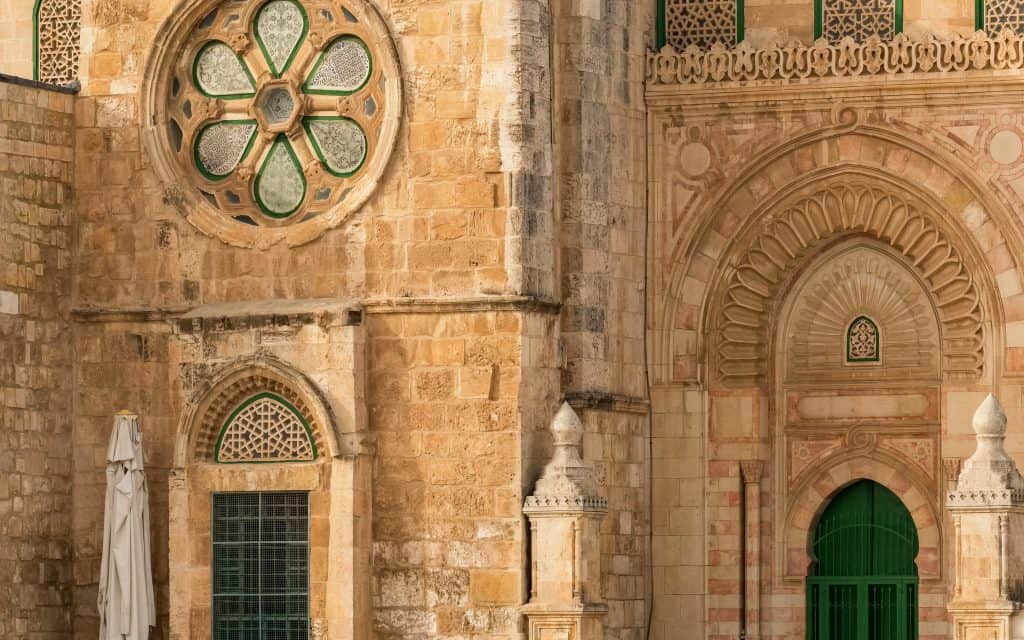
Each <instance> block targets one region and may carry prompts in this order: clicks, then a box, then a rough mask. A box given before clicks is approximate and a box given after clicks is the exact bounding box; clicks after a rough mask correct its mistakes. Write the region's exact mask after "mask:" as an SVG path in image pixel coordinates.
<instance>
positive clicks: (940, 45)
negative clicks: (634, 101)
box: [647, 29, 1024, 85]
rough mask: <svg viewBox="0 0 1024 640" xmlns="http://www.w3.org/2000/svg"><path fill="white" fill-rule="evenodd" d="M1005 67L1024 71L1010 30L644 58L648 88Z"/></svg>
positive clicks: (669, 51) (1017, 39)
mask: <svg viewBox="0 0 1024 640" xmlns="http://www.w3.org/2000/svg"><path fill="white" fill-rule="evenodd" d="M1008 69H1024V35H1020V34H1017V33H1014V32H1013V31H1011V30H1009V29H1004V30H1003V31H1001V32H1000V33H999V35H997V36H994V37H990V36H988V35H986V34H985V33H984V32H981V31H979V32H976V33H974V34H973V35H970V36H963V35H960V34H957V35H955V36H953V37H952V38H949V39H938V38H936V37H935V36H933V35H931V34H928V35H925V36H924V37H922V38H921V39H920V40H914V39H911V38H910V37H909V36H907V35H906V34H902V33H901V34H899V35H897V36H896V37H895V38H893V39H892V40H888V41H883V40H882V39H881V38H879V37H878V36H873V37H871V38H868V39H867V40H865V41H864V42H861V43H857V42H855V41H854V40H853V39H852V38H844V39H843V40H842V41H841V42H839V43H838V44H829V43H828V41H827V40H825V39H824V38H821V39H818V40H817V41H815V42H814V44H811V45H807V44H804V43H802V42H789V43H786V44H781V45H774V46H771V47H766V48H764V49H755V48H753V47H752V46H750V45H749V44H748V43H746V42H741V43H740V44H739V45H737V46H736V47H733V48H731V49H730V48H726V47H725V46H724V45H722V44H720V43H719V44H715V45H713V46H712V47H711V48H710V49H707V50H701V49H699V48H697V47H696V46H694V45H691V46H689V47H687V48H686V49H685V50H683V51H678V50H676V49H675V48H674V47H672V46H665V47H663V48H662V49H661V50H660V51H651V52H648V54H647V82H648V84H650V85H687V84H705V83H712V82H735V81H752V80H803V79H806V78H824V77H856V76H874V75H883V74H884V75H888V74H896V73H935V72H963V71H981V70H991V71H996V70H1008Z"/></svg>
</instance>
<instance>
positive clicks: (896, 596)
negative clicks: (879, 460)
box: [807, 480, 919, 640]
mask: <svg viewBox="0 0 1024 640" xmlns="http://www.w3.org/2000/svg"><path fill="white" fill-rule="evenodd" d="M918 548H919V545H918V538H917V527H916V526H915V524H914V520H913V518H912V517H911V515H910V511H908V510H907V507H906V506H905V505H904V504H903V502H901V501H900V499H899V497H897V496H896V494H895V493H893V492H892V491H890V490H888V489H887V488H885V487H884V486H882V485H880V484H878V483H877V482H873V481H871V480H859V481H857V482H855V483H854V484H852V485H849V486H848V487H846V488H845V489H843V490H842V491H840V492H839V493H838V494H837V495H836V496H835V497H834V498H833V499H832V500H831V501H830V502H829V504H828V506H826V507H825V510H824V512H822V515H821V517H820V519H819V520H818V523H817V526H816V527H815V530H814V536H813V539H812V541H811V557H812V558H813V564H812V566H811V571H810V575H808V577H807V638H808V640H916V639H917V603H918V596H917V593H918V576H917V565H916V564H915V558H916V557H917V553H918Z"/></svg>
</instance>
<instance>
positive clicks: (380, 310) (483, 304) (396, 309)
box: [362, 296, 561, 315]
mask: <svg viewBox="0 0 1024 640" xmlns="http://www.w3.org/2000/svg"><path fill="white" fill-rule="evenodd" d="M362 306H363V309H365V310H366V313H370V314H385V313H479V312H483V311H518V312H536V313H544V314H550V315H557V314H558V313H559V311H560V310H561V305H560V304H559V303H557V302H553V301H550V300H544V299H543V298H538V297H536V296H481V297H478V298H386V299H380V298H378V299H370V300H366V301H364V302H363V303H362Z"/></svg>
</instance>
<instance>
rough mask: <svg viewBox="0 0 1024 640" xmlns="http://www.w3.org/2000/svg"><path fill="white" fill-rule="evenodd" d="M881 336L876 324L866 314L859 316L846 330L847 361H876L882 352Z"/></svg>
mask: <svg viewBox="0 0 1024 640" xmlns="http://www.w3.org/2000/svg"><path fill="white" fill-rule="evenodd" d="M881 350H882V338H881V335H880V334H879V331H878V325H876V324H875V322H874V321H873V320H872V319H871V318H868V317H867V316H860V317H859V318H856V319H855V320H854V321H853V322H851V323H850V327H849V328H848V329H847V330H846V361H847V362H878V361H879V360H880V359H881V354H882V351H881Z"/></svg>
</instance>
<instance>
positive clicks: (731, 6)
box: [657, 0, 743, 51]
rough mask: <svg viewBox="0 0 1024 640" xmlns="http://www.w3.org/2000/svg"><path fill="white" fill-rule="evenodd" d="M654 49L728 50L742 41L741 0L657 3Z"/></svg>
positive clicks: (662, 0) (666, 0) (662, 1)
mask: <svg viewBox="0 0 1024 640" xmlns="http://www.w3.org/2000/svg"><path fill="white" fill-rule="evenodd" d="M657 31H658V46H659V47H662V46H664V45H666V44H670V45H672V46H673V47H675V48H676V49H678V50H680V51H682V50H683V49H685V48H687V47H689V46H691V45H694V46H696V47H697V48H699V49H710V48H711V47H712V46H713V45H716V44H722V45H725V46H727V47H731V46H733V45H735V44H737V43H739V42H740V41H742V40H743V0H658V30H657Z"/></svg>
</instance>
